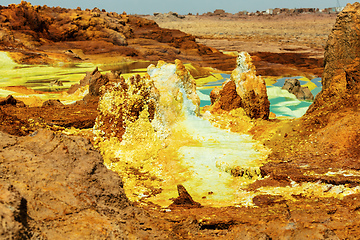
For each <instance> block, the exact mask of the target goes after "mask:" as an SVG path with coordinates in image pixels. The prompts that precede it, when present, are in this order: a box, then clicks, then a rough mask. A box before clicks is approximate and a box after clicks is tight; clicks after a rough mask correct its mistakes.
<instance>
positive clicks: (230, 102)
mask: <svg viewBox="0 0 360 240" xmlns="http://www.w3.org/2000/svg"><path fill="white" fill-rule="evenodd" d="M210 99H211V103H212V104H214V103H215V102H217V104H218V105H219V107H220V108H221V109H222V110H225V111H230V110H233V109H237V108H239V107H241V106H242V102H241V97H240V96H239V95H238V93H237V92H236V84H235V83H234V82H233V81H230V80H229V81H226V82H224V84H223V88H222V89H221V90H220V89H219V88H214V89H213V90H212V91H211V93H210Z"/></svg>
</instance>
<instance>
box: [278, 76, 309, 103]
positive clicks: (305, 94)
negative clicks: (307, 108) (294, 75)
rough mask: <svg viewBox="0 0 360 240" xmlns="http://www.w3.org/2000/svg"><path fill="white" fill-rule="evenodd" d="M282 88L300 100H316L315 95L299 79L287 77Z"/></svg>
mask: <svg viewBox="0 0 360 240" xmlns="http://www.w3.org/2000/svg"><path fill="white" fill-rule="evenodd" d="M282 89H285V90H287V91H288V92H289V93H292V94H294V95H295V96H296V98H297V99H300V100H314V95H313V94H312V93H311V91H310V89H309V88H308V87H302V86H301V84H300V81H299V80H298V79H291V78H290V79H289V78H288V79H285V83H284V86H283V87H282Z"/></svg>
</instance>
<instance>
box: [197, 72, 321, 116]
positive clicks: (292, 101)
mask: <svg viewBox="0 0 360 240" xmlns="http://www.w3.org/2000/svg"><path fill="white" fill-rule="evenodd" d="M221 75H222V77H223V79H221V80H218V81H214V82H208V83H206V84H204V85H203V87H202V88H200V89H198V93H199V96H200V99H201V103H200V107H204V106H207V105H210V104H211V101H210V97H209V95H210V93H211V91H212V89H213V88H214V87H219V86H222V84H223V83H224V82H225V81H226V80H228V79H230V74H221ZM288 78H297V79H299V81H300V83H301V85H302V86H308V87H309V89H310V91H311V93H312V94H313V95H314V97H315V96H316V95H317V94H318V93H319V92H320V91H321V89H322V85H321V78H314V79H312V80H309V79H306V78H304V77H302V76H295V77H286V78H279V79H277V81H276V83H274V84H272V85H268V86H266V89H267V94H268V98H269V101H270V112H273V113H275V114H276V116H286V117H294V118H298V117H301V116H303V115H304V114H305V113H306V110H307V109H308V108H309V106H310V105H311V104H312V101H306V100H298V99H297V98H296V97H295V95H293V94H291V93H288V92H287V91H286V90H282V89H281V87H282V86H283V85H284V83H285V80H286V79H288Z"/></svg>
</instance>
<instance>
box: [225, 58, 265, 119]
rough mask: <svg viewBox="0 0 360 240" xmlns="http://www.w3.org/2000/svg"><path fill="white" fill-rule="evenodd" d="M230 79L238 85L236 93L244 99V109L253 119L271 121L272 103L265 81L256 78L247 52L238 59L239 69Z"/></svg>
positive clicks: (236, 69)
mask: <svg viewBox="0 0 360 240" xmlns="http://www.w3.org/2000/svg"><path fill="white" fill-rule="evenodd" d="M230 79H231V80H232V81H234V82H235V84H236V91H237V93H238V95H239V96H240V97H241V99H242V107H243V108H244V110H245V112H246V114H247V115H248V116H249V117H251V118H262V119H269V113H270V110H269V109H270V102H269V99H268V97H267V93H266V85H265V81H264V80H263V79H262V78H261V77H260V76H256V70H255V66H254V65H253V64H252V59H251V57H250V55H249V54H248V53H247V52H242V53H240V54H239V56H238V58H237V67H236V68H235V70H234V71H233V72H232V73H231V77H230Z"/></svg>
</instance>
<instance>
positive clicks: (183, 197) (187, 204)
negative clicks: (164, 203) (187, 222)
mask: <svg viewBox="0 0 360 240" xmlns="http://www.w3.org/2000/svg"><path fill="white" fill-rule="evenodd" d="M177 189H178V194H179V196H178V197H177V198H175V199H173V203H172V204H171V205H170V206H169V208H177V207H181V208H200V207H202V206H201V204H200V203H198V202H195V201H194V200H193V199H192V197H191V196H190V194H189V193H188V191H187V190H186V188H185V187H184V186H183V185H181V184H179V185H177Z"/></svg>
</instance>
